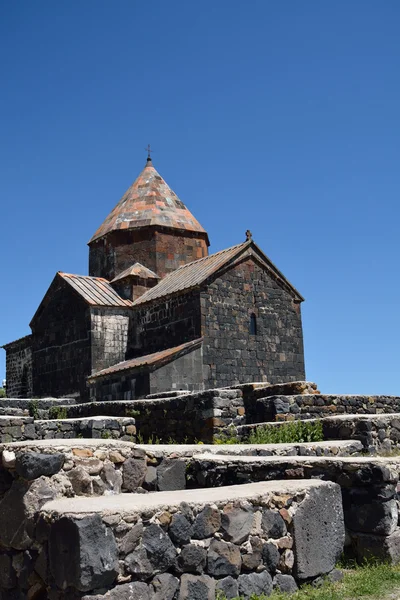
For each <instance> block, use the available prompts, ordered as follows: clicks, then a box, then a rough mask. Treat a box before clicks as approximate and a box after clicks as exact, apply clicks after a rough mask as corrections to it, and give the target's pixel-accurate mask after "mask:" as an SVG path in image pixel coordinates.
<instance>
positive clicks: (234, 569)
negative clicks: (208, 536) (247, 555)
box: [207, 540, 242, 577]
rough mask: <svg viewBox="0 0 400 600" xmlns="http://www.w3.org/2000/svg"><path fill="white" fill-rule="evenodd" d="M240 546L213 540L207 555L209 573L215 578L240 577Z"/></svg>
mask: <svg viewBox="0 0 400 600" xmlns="http://www.w3.org/2000/svg"><path fill="white" fill-rule="evenodd" d="M241 562H242V559H241V556H240V550H239V548H238V546H236V545H235V544H231V543H230V542H220V541H218V540H212V542H211V544H210V547H209V549H208V553H207V571H208V573H209V574H210V575H213V576H214V577H227V576H228V575H234V576H236V577H237V576H238V575H239V573H240V567H241Z"/></svg>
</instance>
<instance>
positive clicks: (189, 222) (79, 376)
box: [4, 158, 305, 400]
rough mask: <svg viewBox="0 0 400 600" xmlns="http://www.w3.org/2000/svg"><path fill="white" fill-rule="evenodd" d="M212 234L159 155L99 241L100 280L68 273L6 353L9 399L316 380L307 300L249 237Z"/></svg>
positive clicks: (119, 395) (93, 269)
mask: <svg viewBox="0 0 400 600" xmlns="http://www.w3.org/2000/svg"><path fill="white" fill-rule="evenodd" d="M208 247H209V240H208V235H207V232H206V231H205V230H204V229H203V227H202V226H201V225H200V223H199V222H198V221H197V220H196V219H195V218H194V216H193V215H192V214H191V213H190V211H189V210H188V209H187V208H186V206H185V205H184V204H183V203H182V202H181V200H179V198H178V197H177V196H176V194H175V193H174V192H173V191H172V190H171V188H170V187H169V186H168V185H167V184H166V182H165V181H164V179H163V178H162V177H161V176H160V175H159V173H158V172H157V171H156V169H155V168H154V166H153V164H152V161H151V159H150V158H148V159H147V163H146V166H145V168H144V169H143V171H142V172H141V174H140V175H139V177H138V178H137V179H136V181H135V182H134V183H133V184H132V186H131V187H130V188H129V189H128V190H127V192H126V193H125V194H124V196H123V197H122V198H121V200H120V201H119V202H118V204H117V205H116V206H115V208H114V209H113V210H112V211H111V213H110V214H109V215H108V217H107V218H106V220H105V221H104V222H103V223H102V225H101V226H100V227H99V228H98V229H97V231H96V232H95V234H94V235H93V237H92V239H91V240H90V242H89V275H88V276H85V275H72V274H69V273H63V272H58V273H57V274H56V276H55V277H54V279H53V281H52V283H51V284H50V287H49V289H48V290H47V292H46V294H45V296H44V298H43V300H42V302H41V303H40V305H39V307H38V309H37V311H36V313H35V315H34V317H33V319H32V321H31V323H30V327H31V331H32V333H31V334H30V335H28V336H25V337H24V338H22V339H19V340H16V341H14V342H11V343H9V344H6V345H5V346H4V348H5V350H6V370H7V373H6V377H7V395H8V396H9V397H30V396H33V397H46V396H54V397H62V396H64V397H65V396H70V397H72V396H74V397H79V398H81V399H82V400H86V399H89V398H90V397H92V398H96V399H98V400H101V399H102V400H118V399H133V398H142V397H145V396H147V395H149V394H158V393H161V392H165V391H170V390H175V389H176V390H202V389H207V388H214V387H224V386H230V385H236V384H239V383H246V382H251V381H269V382H271V383H279V382H284V381H295V380H303V379H305V370H304V353H303V334H302V324H301V310H300V305H301V302H302V301H303V298H302V296H301V295H300V294H299V292H298V291H297V290H296V289H295V288H294V287H293V286H292V285H291V284H290V283H289V281H288V280H287V279H286V278H285V277H284V275H283V274H282V273H281V272H280V271H279V270H278V269H277V268H276V267H275V265H274V264H273V263H272V262H271V261H270V260H269V259H268V257H267V256H266V255H265V254H264V253H263V251H262V250H261V249H260V248H259V247H258V246H257V244H256V243H255V242H254V241H253V240H252V237H251V234H250V232H246V240H245V241H244V242H242V243H239V244H237V245H235V246H233V247H231V248H227V249H225V250H222V251H220V252H217V253H215V254H209V253H208Z"/></svg>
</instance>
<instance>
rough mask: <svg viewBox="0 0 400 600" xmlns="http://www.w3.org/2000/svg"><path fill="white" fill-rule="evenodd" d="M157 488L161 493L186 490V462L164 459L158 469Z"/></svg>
mask: <svg viewBox="0 0 400 600" xmlns="http://www.w3.org/2000/svg"><path fill="white" fill-rule="evenodd" d="M157 487H158V489H159V491H160V492H166V491H172V490H184V489H185V488H186V463H185V461H184V460H179V459H169V458H164V459H163V461H162V462H161V463H160V465H159V466H158V467H157Z"/></svg>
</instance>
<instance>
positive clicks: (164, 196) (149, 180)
mask: <svg viewBox="0 0 400 600" xmlns="http://www.w3.org/2000/svg"><path fill="white" fill-rule="evenodd" d="M153 225H154V226H159V227H167V228H172V229H179V230H181V231H191V232H197V233H200V234H204V235H205V236H206V237H207V243H208V236H207V232H206V231H205V229H203V227H202V226H201V225H200V223H199V222H198V221H197V220H196V219H195V218H194V216H193V215H192V214H191V212H190V211H189V210H188V209H187V208H186V206H185V205H184V204H183V202H181V200H179V198H178V196H177V195H176V194H175V192H173V191H172V190H171V188H170V187H169V186H168V185H167V183H166V182H165V181H164V179H163V178H162V177H161V175H160V174H159V173H158V172H157V171H156V169H155V168H154V167H153V163H152V162H151V159H148V160H147V164H146V166H145V168H144V169H143V171H142V172H141V173H140V175H139V177H138V178H137V179H136V181H135V182H134V183H133V184H132V185H131V187H130V188H129V189H128V190H127V191H126V192H125V194H124V195H123V196H122V198H121V200H120V201H119V202H118V204H117V205H116V206H115V207H114V208H113V210H112V211H111V212H110V214H109V215H108V217H107V218H106V219H105V221H104V222H103V223H102V224H101V225H100V227H99V228H98V229H97V231H96V233H95V234H94V235H93V237H92V238H91V240H90V242H89V244H90V243H91V242H94V241H95V240H97V239H98V238H101V237H103V236H105V235H107V234H108V233H110V232H111V231H116V230H125V229H137V228H139V227H148V226H153Z"/></svg>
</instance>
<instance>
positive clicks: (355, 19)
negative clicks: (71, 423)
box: [0, 0, 400, 394]
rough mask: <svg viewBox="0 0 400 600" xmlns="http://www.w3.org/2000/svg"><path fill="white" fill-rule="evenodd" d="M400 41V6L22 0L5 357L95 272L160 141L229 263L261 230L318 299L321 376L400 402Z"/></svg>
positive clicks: (178, 188)
mask: <svg viewBox="0 0 400 600" xmlns="http://www.w3.org/2000/svg"><path fill="white" fill-rule="evenodd" d="M399 26H400V3H399V2H398V0H386V1H385V2H376V1H375V0H374V1H371V0H352V1H350V2H349V1H348V0H336V1H335V2H321V1H320V0H308V1H307V2H306V1H303V2H299V1H298V0H286V1H285V0H284V1H278V0H275V1H270V0H250V1H248V2H244V1H243V0H218V1H217V2H216V1H215V0H213V1H211V0H203V1H202V2H196V1H194V0H193V1H188V0H170V1H168V2H166V1H165V0H152V2H139V1H138V0H118V1H117V2H112V1H111V0H84V1H83V2H82V1H78V0H68V1H65V2H54V0H51V1H50V0H48V1H46V0H35V1H32V0H18V1H12V0H3V2H1V3H0V51H1V57H2V58H1V67H0V69H1V94H0V106H1V123H0V125H1V129H0V135H1V148H0V152H1V155H0V165H1V177H0V198H1V213H0V214H1V231H0V240H1V257H2V258H1V281H2V284H1V290H2V293H1V294H0V315H1V317H0V319H1V321H0V344H3V343H6V342H9V341H11V340H13V339H16V338H18V337H21V336H23V335H25V334H27V333H29V327H28V323H29V321H30V319H31V318H32V316H33V314H34V312H35V310H36V308H37V306H38V304H39V302H40V300H41V298H42V297H43V295H44V293H45V291H46V289H47V288H48V286H49V284H50V282H51V280H52V278H53V276H54V274H55V273H56V271H58V270H63V271H67V272H72V273H81V274H86V273H87V262H88V251H87V246H86V243H87V241H88V240H89V238H90V237H91V235H92V234H93V233H94V231H95V230H96V228H97V227H98V226H99V224H100V223H101V222H102V221H103V219H104V218H105V216H106V215H107V214H108V212H109V211H110V210H111V208H112V207H113V206H114V205H115V204H116V202H117V201H118V200H119V198H120V197H121V195H122V194H123V193H124V191H125V189H126V188H127V187H128V186H129V185H130V184H131V182H132V181H133V180H134V179H135V178H136V176H137V174H138V173H139V172H140V171H141V169H142V167H143V165H144V163H145V158H146V154H145V152H144V147H145V146H146V145H147V144H148V143H149V142H150V143H151V144H152V147H153V148H154V150H155V152H154V154H153V160H154V164H155V167H156V168H157V169H158V170H159V171H160V173H161V174H162V175H163V177H164V178H165V179H166V181H167V182H168V183H169V185H170V186H171V187H172V188H173V189H174V190H175V192H176V193H177V194H178V196H179V197H180V198H181V199H182V201H183V202H185V203H186V204H187V206H188V207H189V209H190V210H191V211H192V212H193V214H194V215H195V216H196V217H197V218H198V220H199V221H200V222H201V223H202V225H203V226H204V227H205V228H206V229H207V230H208V232H209V236H210V240H211V251H217V250H220V249H222V248H224V247H228V246H230V245H233V244H236V243H238V242H241V241H242V240H244V237H245V235H244V234H245V230H246V229H248V228H249V229H251V231H252V232H253V237H254V239H255V241H256V243H258V244H259V245H260V246H261V248H262V249H263V250H264V251H265V253H266V254H267V255H268V256H269V257H270V258H271V260H272V261H273V262H275V264H277V266H278V267H279V268H280V269H281V270H282V271H283V272H284V274H285V275H286V276H287V278H288V279H289V280H290V281H291V282H292V283H293V284H294V285H295V286H296V287H297V288H298V289H299V291H300V292H301V293H302V294H303V296H304V297H305V298H306V302H304V304H303V305H302V307H303V323H304V338H305V355H306V368H307V377H308V378H309V379H311V380H314V381H316V382H317V383H318V384H319V387H320V389H321V390H322V391H325V392H338V393H367V394H368V393H370V394H373V393H388V394H400V385H399V376H398V370H399V339H400V317H399V296H398V295H399V294H400V290H399V269H398V262H399V248H400V237H399V215H400V209H399V198H400V174H399V163H400V152H399V143H400V118H399V112H400V108H399V107H400V41H399ZM0 354H1V363H0V377H2V376H3V375H4V371H5V369H4V355H5V352H4V351H3V350H0Z"/></svg>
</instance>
